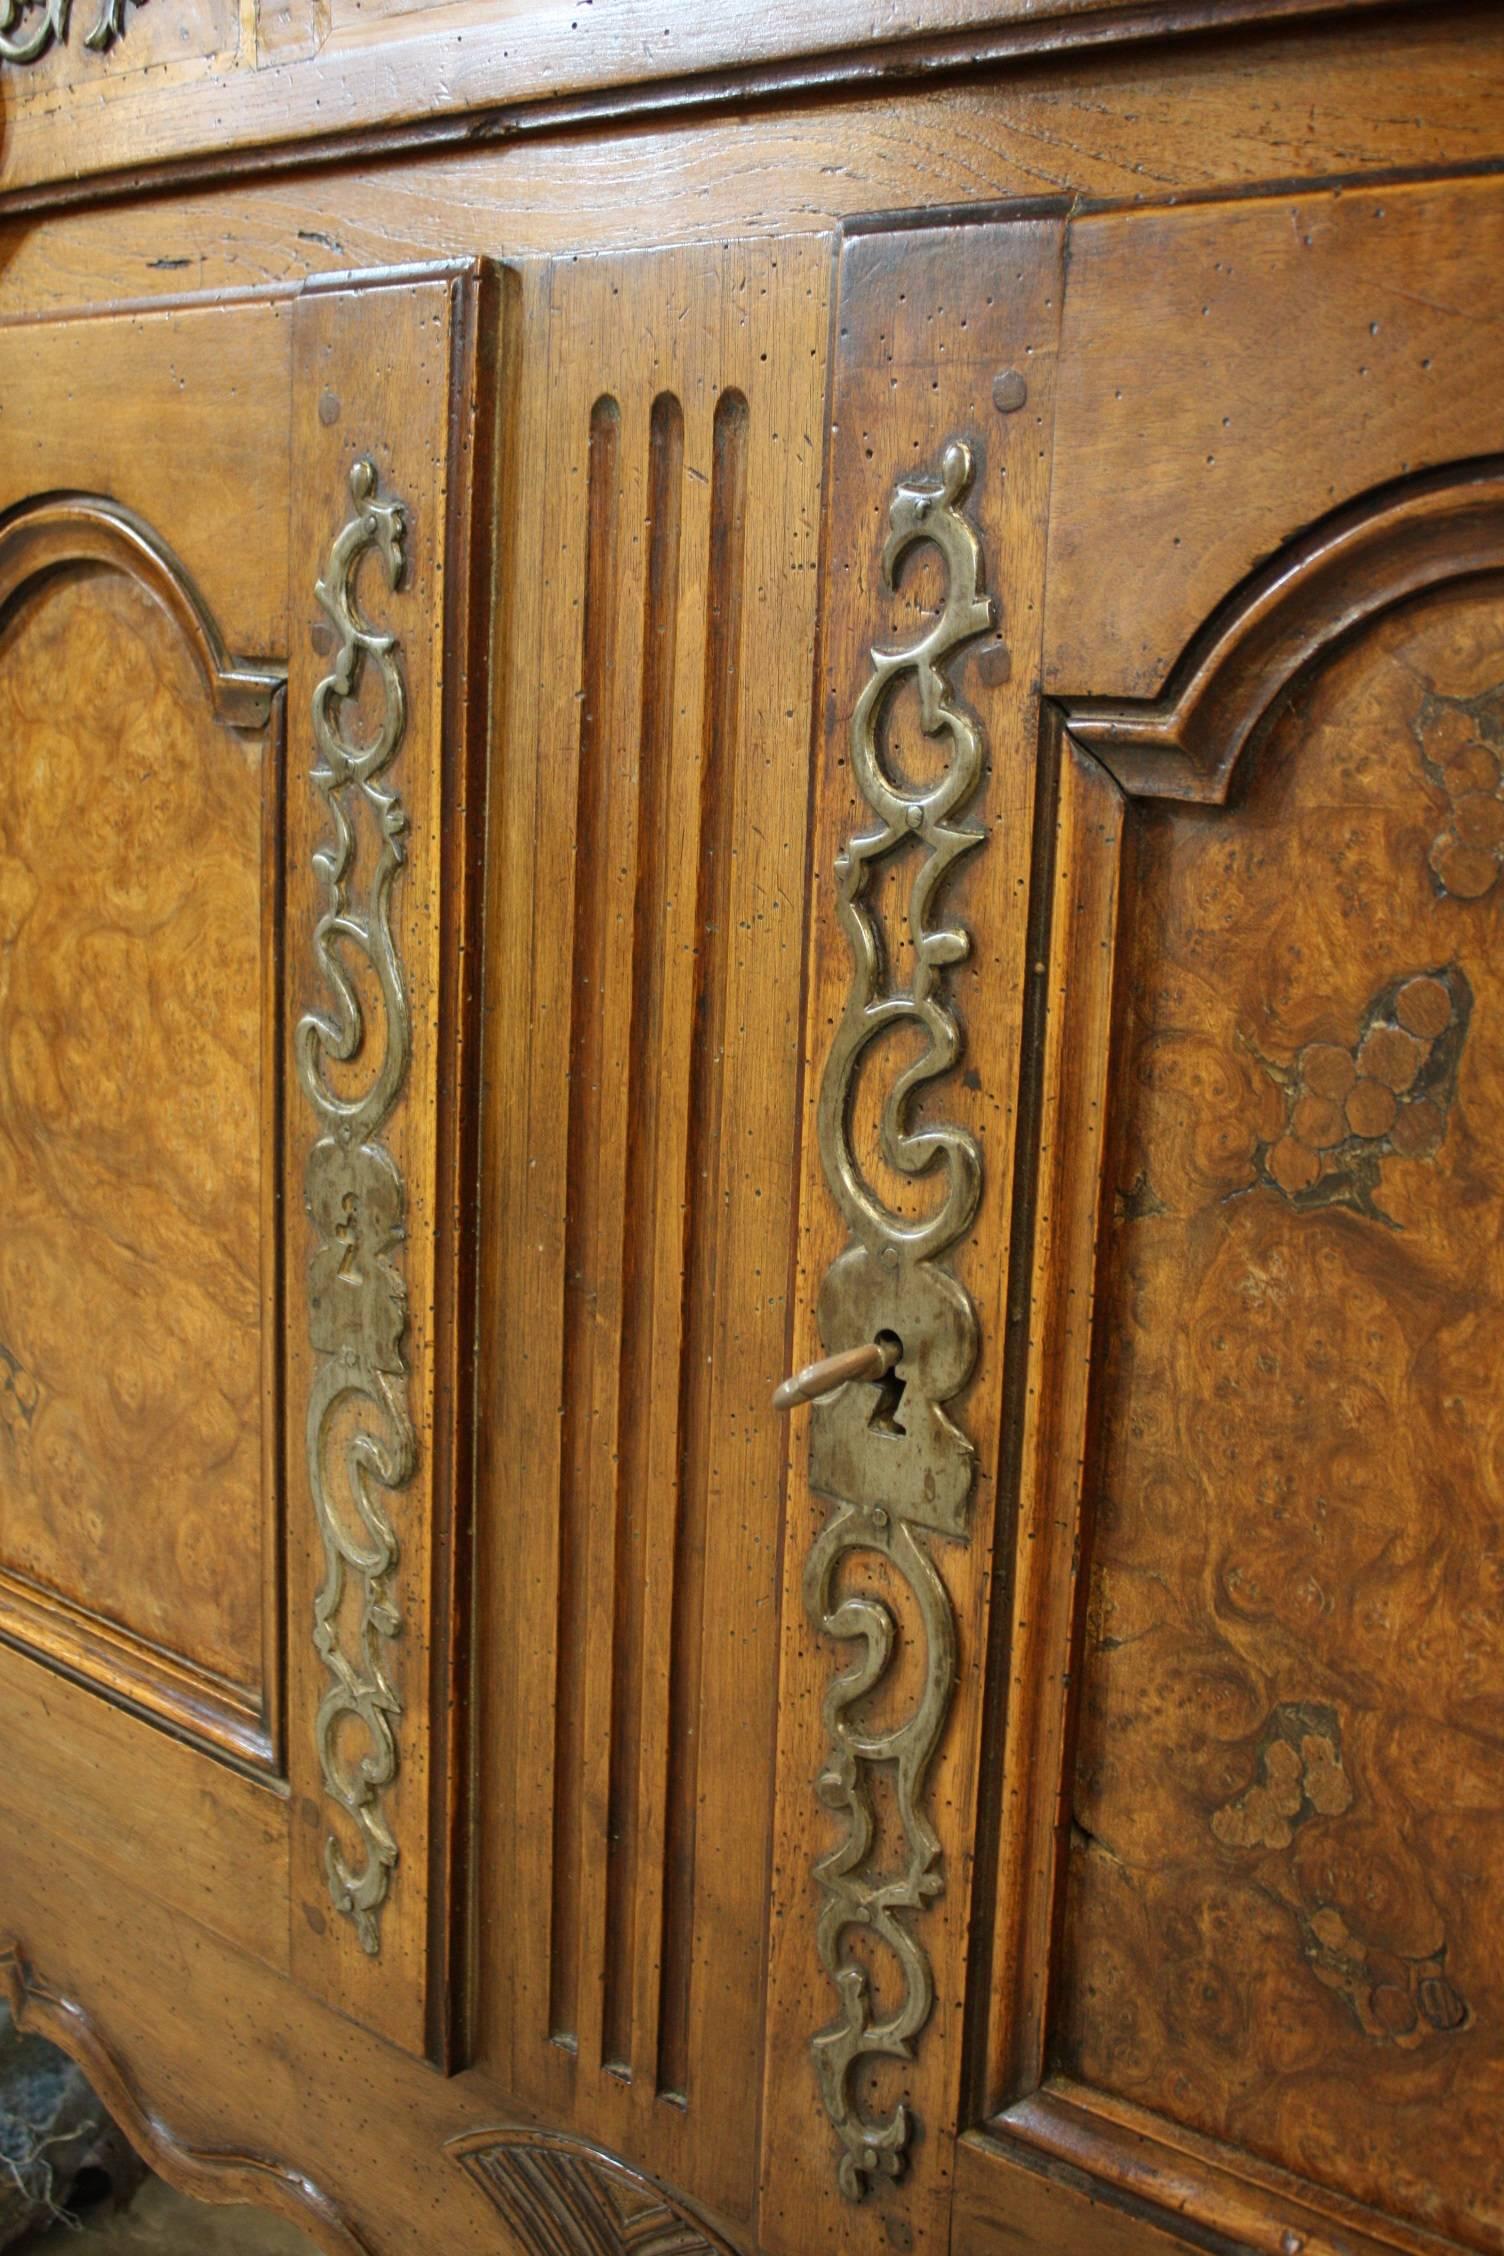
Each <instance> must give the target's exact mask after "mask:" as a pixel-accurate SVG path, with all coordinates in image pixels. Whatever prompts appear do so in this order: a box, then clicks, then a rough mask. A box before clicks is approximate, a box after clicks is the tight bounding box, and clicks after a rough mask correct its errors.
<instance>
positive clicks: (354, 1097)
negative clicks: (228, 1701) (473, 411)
mask: <svg viewBox="0 0 1504 2256" xmlns="http://www.w3.org/2000/svg"><path fill="white" fill-rule="evenodd" d="M350 493H351V496H352V499H353V500H354V503H355V513H354V515H353V516H352V517H351V518H350V520H349V522H348V523H347V524H346V525H345V526H344V528H343V529H342V531H341V532H339V533H338V534H337V535H336V537H335V541H334V545H333V547H332V548H331V550H330V552H329V562H328V565H327V567H326V569H325V573H324V577H323V578H322V579H321V580H320V581H319V582H318V585H317V587H316V588H315V590H314V593H315V594H316V595H317V597H318V599H319V602H320V603H321V604H322V605H323V607H324V609H325V610H326V611H327V612H328V614H329V617H330V618H331V619H332V620H333V622H334V625H335V628H336V631H337V633H338V636H339V648H338V651H337V654H336V656H335V660H334V664H333V667H332V668H331V670H330V671H329V673H327V674H326V675H325V676H324V678H323V680H322V681H321V682H320V683H319V685H318V687H317V688H316V689H315V691H314V693H313V731H314V738H315V741H316V743H317V746H318V756H319V757H318V765H317V767H316V768H315V769H314V771H313V781H314V784H315V786H316V787H317V789H318V790H319V792H320V793H321V794H322V796H323V798H324V801H325V803H326V805H327V808H328V812H329V825H330V835H329V837H328V839H327V840H326V842H325V843H324V844H323V845H322V846H320V847H319V849H318V851H317V852H316V854H315V855H314V867H315V869H316V871H317V873H318V875H319V876H320V877H321V878H322V880H323V882H324V887H325V900H326V905H325V908H324V912H323V914H322V916H321V917H320V918H319V920H318V924H317V926H316V927H315V930H314V953H315V955H316V957H317V959H318V963H319V968H320V970H321V971H322V973H323V975H324V979H325V982H326V984H327V986H328V990H329V994H330V997H331V1001H332V1010H331V1011H330V1013H329V1014H328V1015H324V1014H323V1013H321V1012H318V1011H310V1012H308V1013H307V1015H306V1016H305V1017H304V1018H302V1019H301V1020H300V1021H299V1023H298V1028H297V1033H296V1036H295V1043H294V1046H295V1050H296V1056H297V1063H298V1078H299V1080H300V1081H301V1083H302V1085H303V1091H304V1094H305V1095H306V1096H307V1098H308V1101H309V1103H310V1104H311V1105H312V1106H313V1108H314V1111H315V1113H316V1114H317V1115H318V1118H319V1122H320V1125H321V1127H322V1128H323V1130H324V1133H323V1134H322V1135H321V1136H320V1137H319V1138H318V1140H317V1141H316V1142H315V1144H314V1145H313V1147H312V1149H311V1150H310V1152H309V1154H308V1170H307V1177H306V1183H305V1195H306V1199H307V1205H308V1212H309V1216H310V1218H311V1220H312V1222H313V1225H314V1229H315V1231H316V1233H317V1245H316V1248H315V1251H314V1254H313V1258H312V1261H311V1263H310V1266H309V1273H308V1313H309V1325H310V1331H311V1335H312V1340H313V1345H314V1348H315V1350H316V1352H317V1354H318V1356H319V1359H320V1360H319V1362H318V1364H317V1367H316V1370H315V1374H314V1381H313V1389H312V1393H311V1396H310V1399H309V1404H308V1478H309V1484H310V1487H311V1489H312V1492H313V1502H314V1510H315V1512H316V1513H317V1515H318V1523H319V1533H320V1535H321V1537H322V1538H323V1545H324V1580H323V1584H322V1586H321V1588H320V1590H319V1593H318V1596H317V1598H316V1600H315V1602H314V1630H313V1641H314V1644H315V1645H316V1646H317V1648H318V1652H319V1657H320V1659H321V1660H322V1661H323V1663H324V1666H325V1667H326V1669H327V1670H328V1672H329V1680H330V1681H329V1688H328V1690H327V1691H326V1692H325V1694H324V1697H323V1699H322V1700H321V1701H320V1703H319V1712H318V1718H317V1721H316V1724H315V1735H316V1738H317V1742H318V1750H319V1764H320V1767H321V1769H322V1772H323V1778H324V1785H325V1788H326V1790H327V1792H328V1793H329V1795H330V1797H331V1799H332V1800H334V1801H335V1802H337V1803H338V1804H339V1806H340V1808H341V1809H343V1810H344V1811H345V1813H346V1815H347V1816H348V1818H349V1819H350V1820H351V1823H352V1825H353V1827H354V1829H355V1831H356V1834H357V1836H358V1838H359V1841H360V1847H361V1861H360V1863H359V1864H358V1866H352V1865H351V1864H350V1863H349V1862H348V1861H347V1858H346V1855H345V1851H344V1849H343V1848H342V1847H341V1845H340V1843H339V1842H338V1841H337V1840H336V1839H335V1838H334V1836H333V1835H332V1834H331V1835H330V1837H329V1839H328V1841H327V1843H326V1844H325V1855H324V1862H325V1865H326V1868H327V1870H328V1875H329V1893H330V1896H331V1899H332V1901H333V1903H334V1907H335V1909H336V1910H337V1911H341V1912H344V1913H345V1914H346V1915H347V1916H348V1917H349V1918H350V1919H352V1920H353V1921H354V1924H355V1931H356V1933H357V1935H358V1936H359V1937H360V1942H361V1947H362V1949H364V1950H365V1951H367V1952H368V1953H369V1954H370V1955H371V1956H372V1957H373V1958H374V1957H375V1955H376V1953H377V1951H378V1950H379V1949H380V1934H379V1930H378V1926H377V1916H378V1913H379V1912H380V1909H381V1906H382V1904H383V1903H384V1901H385V1900H386V1895H387V1891H388V1888H389V1887H390V1885H391V1875H392V1868H393V1866H394V1865H395V1864H396V1862H397V1844H396V1842H395V1840H394V1839H393V1837H392V1834H391V1830H390V1828H389V1826H388V1824H387V1821H386V1816H385V1813H384V1810H383V1802H384V1799H385V1795H386V1790H387V1788H388V1787H389V1786H390V1785H391V1783H392V1780H393V1779H394V1778H395V1777H396V1775H397V1739H396V1731H395V1719H396V1717H397V1716H398V1715H399V1714H400V1713H401V1709H402V1702H401V1700H400V1698H399V1696H398V1693H397V1690H396V1687H395V1685H394V1684H393V1683H392V1681H391V1678H390V1676H389V1675H388V1673H387V1663H386V1647H387V1645H388V1644H389V1643H390V1641H391V1640H392V1639H393V1638H395V1637H396V1635H397V1633H398V1631H399V1629H400V1627H401V1616H400V1614H399V1612H398V1609H397V1605H396V1602H395V1600H394V1599H393V1596H392V1578H393V1576H394V1575H395V1573H396V1570H397V1552H398V1545H397V1533H396V1529H395V1527H394V1526H393V1524H392V1518H391V1513H390V1510H389V1508H388V1503H387V1499H388V1498H390V1497H391V1496H393V1495H394V1494H396V1493H397V1492H398V1491H399V1490H401V1489H403V1488H405V1487H406V1486H407V1485H408V1483H409V1482H410V1481H411V1479H412V1477H413V1473H414V1471H415V1470H416V1466H417V1454H418V1444H417V1436H416V1434H415V1432H414V1430H413V1422H412V1415H411V1412H410V1409H409V1406H408V1390H407V1363H406V1360H405V1358H404V1355H403V1351H402V1343H403V1334H404V1332H405V1330H406V1328H407V1289H406V1286H405V1284H404V1282H403V1277H402V1272H401V1270H400V1269H399V1268H398V1266H397V1257H398V1255H399V1254H400V1251H401V1246H402V1239H403V1233H404V1220H405V1218H404V1207H405V1198H406V1194H405V1191H404V1187H403V1182H402V1176H401V1174H400V1172H399V1170H398V1168H397V1165H396V1162H395V1161H394V1160H393V1158H392V1156H391V1153H390V1152H389V1151H388V1150H387V1149H386V1147H385V1145H384V1144H382V1143H380V1142H379V1141H378V1140H377V1139H378V1138H379V1136H380V1135H381V1133H382V1131H383V1129H384V1128H385V1126H386V1124H387V1122H388V1120H389V1119H390V1117H391V1114H392V1112H393V1110H394V1108H395V1106H396V1103H397V1099H398V1097H399V1096H400V1094H401V1091H402V1084H403V1081H404V1080H405V1078H406V1075H407V1061H408V1052H409V1050H410V1048H411V1045H412V1036H411V1022H410V1018H409V1012H408V1003H407V989H406V984H405V981H404V978H403V972H402V964H401V959H400V957H399V955H398V951H397V944H396V940H395V938H394V936H393V932H392V888H393V885H394V884H395V882H396V879H397V875H398V872H399V871H400V870H401V869H402V867H403V864H404V863H405V861H406V859H407V844H406V836H407V816H406V813H405V811H404V809H403V805H402V800H401V797H400V795H399V794H398V793H397V792H395V791H392V790H389V789H388V788H387V787H386V783H385V781H384V779H385V776H386V773H387V771H388V769H389V768H390V767H391V765H392V763H393V761H394V760H395V759H396V757H397V754H398V752H399V750H400V749H401V745H402V740H403V737H404V735H405V734H406V730H407V692H406V689H405V687H404V683H403V677H402V666H401V661H400V656H399V653H398V649H397V641H396V637H395V636H394V635H390V634H382V633H379V632H378V631H377V630H376V629H375V628H374V627H372V626H371V624H370V622H369V621H368V620H366V619H365V618H363V617H362V616H361V614H360V611H359V609H358V607H357V602H356V578H357V575H358V573H359V570H360V565H361V560H362V558H363V557H364V556H365V555H366V554H367V552H368V551H369V550H372V549H374V550H375V551H376V552H377V554H378V556H379V557H380V559H381V562H382V564H383V565H384V567H385V571H386V577H387V582H388V585H389V586H391V587H392V588H396V587H397V586H399V585H400V583H401V580H402V574H403V548H402V544H403V539H404V536H405V533H406V513H405V511H404V509H403V506H402V504H401V502H398V501H388V500H384V499H381V498H379V497H378V495H377V492H376V469H375V465H374V464H373V463H372V462H370V461H369V460H366V459H362V460H361V461H359V462H357V463H356V465H355V467H354V469H353V470H352V471H351V473H350ZM367 666H373V667H374V668H375V670H376V675H377V679H378V682H379V686H380V715H381V717H380V722H379V725H378V726H376V727H375V729H374V730H373V731H372V732H371V734H370V736H369V739H368V740H366V741H362V742H360V743H355V742H352V741H351V740H350V739H349V738H348V737H347V735H346V733H345V716H346V714H347V713H348V712H350V711H351V710H352V709H353V708H354V707H355V706H356V705H357V704H358V701H359V698H360V688H361V675H362V673H363V671H364V669H365V668H366V667H367ZM367 837H368V838H369V841H370V846H371V847H372V848H373V849H374V851H372V852H371V853H370V860H369V867H368V868H367V846H366V843H365V841H366V839H367ZM358 875H359V876H360V877H361V879H362V881H363V885H362V891H361V892H360V894H359V895H358V896H357V894H356V890H355V886H356V880H357V876H358ZM346 950H349V951H352V952H353V953H354V954H355V955H356V956H357V957H359V958H362V959H363V965H362V968H363V970H365V971H367V972H368V973H369V979H368V980H356V979H353V978H352V977H351V976H350V973H349V972H348V970H347V969H346V964H345V962H344V961H343V960H342V956H343V952H344V951H346ZM367 994H369V995H370V997H371V1015H372V1017H374V1018H378V1019H379V1021H380V1023H379V1025H377V1026H375V1027H374V1028H368V1027H367V1023H366V1006H365V1004H364V1002H363V999H362V998H363V996H365V995H367ZM373 1035H374V1039H372V1036H373ZM331 1067H332V1068H334V1069H335V1078H333V1079H331V1076H330V1069H331ZM351 1576H353V1577H354V1578H355V1581H356V1585H357V1588H358V1590H359V1594H360V1606H359V1613H358V1618H355V1619H350V1620H347V1618H346V1614H347V1609H346V1608H345V1607H344V1604H343V1599H344V1593H345V1585H346V1580H347V1578H348V1577H351ZM357 1736H358V1737H359V1738H361V1739H363V1740H364V1742H365V1751H364V1752H363V1753H362V1754H361V1755H360V1758H359V1760H358V1761H356V1760H354V1759H353V1754H352V1747H351V1742H352V1741H353V1740H354V1739H355V1738H356V1737H357Z"/></svg>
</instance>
